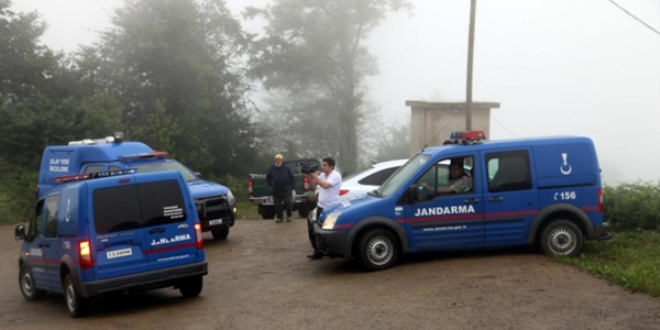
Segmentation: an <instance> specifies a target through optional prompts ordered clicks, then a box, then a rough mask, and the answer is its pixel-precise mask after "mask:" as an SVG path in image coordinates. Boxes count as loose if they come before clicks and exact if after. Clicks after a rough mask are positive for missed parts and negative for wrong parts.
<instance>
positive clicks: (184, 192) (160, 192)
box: [15, 169, 207, 317]
mask: <svg viewBox="0 0 660 330" xmlns="http://www.w3.org/2000/svg"><path fill="white" fill-rule="evenodd" d="M134 173H135V170H132V169H130V170H121V171H116V172H99V173H86V174H75V175H69V176H63V177H58V178H56V179H55V181H54V182H55V183H56V185H55V186H54V187H52V188H51V189H49V190H48V192H47V193H44V194H43V195H42V196H41V197H40V198H39V199H38V200H37V203H36V207H35V210H34V216H33V217H32V219H31V220H30V222H29V224H28V226H27V228H26V226H25V225H19V226H17V227H16V230H15V236H16V239H17V240H23V244H22V245H21V252H20V255H19V258H18V266H19V276H18V282H19V286H20V290H21V293H22V294H23V296H24V297H25V299H27V300H29V301H32V300H37V299H39V298H41V297H43V296H44V295H45V294H46V293H47V292H53V293H59V294H64V296H65V298H66V299H65V300H66V306H67V308H68V310H69V313H70V314H71V316H72V317H78V316H83V315H85V314H86V313H87V312H88V310H89V307H90V299H91V298H94V297H97V296H101V295H106V294H112V293H128V292H131V291H137V290H151V289H158V288H164V287H175V288H178V289H179V290H180V292H181V294H182V295H183V296H185V297H195V296H197V295H199V293H200V292H201V290H202V276H204V275H206V274H207V263H206V261H205V256H204V249H203V247H204V241H203V239H202V230H201V224H200V223H199V219H198V217H197V212H196V210H195V206H194V204H193V202H192V199H191V198H190V193H189V191H188V187H187V186H186V181H185V180H184V178H183V176H182V175H181V173H179V172H177V171H163V172H155V173H144V174H134Z"/></svg>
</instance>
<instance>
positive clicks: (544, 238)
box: [541, 220, 583, 257]
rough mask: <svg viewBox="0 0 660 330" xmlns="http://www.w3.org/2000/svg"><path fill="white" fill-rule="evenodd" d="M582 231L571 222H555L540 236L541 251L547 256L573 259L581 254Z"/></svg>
mask: <svg viewBox="0 0 660 330" xmlns="http://www.w3.org/2000/svg"><path fill="white" fill-rule="evenodd" d="M582 242H583V237H582V231H580V228H578V226H576V225H575V224H574V223H573V222H571V221H568V220H555V221H553V222H551V223H550V224H548V225H547V226H546V227H545V228H544V229H543V233H542V234H541V249H542V250H543V253H545V254H547V255H549V256H568V257H575V256H577V255H579V254H580V252H582Z"/></svg>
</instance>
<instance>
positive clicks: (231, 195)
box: [227, 189, 234, 204]
mask: <svg viewBox="0 0 660 330" xmlns="http://www.w3.org/2000/svg"><path fill="white" fill-rule="evenodd" d="M227 200H228V201H229V204H231V203H233V202H234V194H232V193H231V190H229V189H227Z"/></svg>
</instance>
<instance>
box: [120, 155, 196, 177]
mask: <svg viewBox="0 0 660 330" xmlns="http://www.w3.org/2000/svg"><path fill="white" fill-rule="evenodd" d="M131 168H135V169H137V172H138V173H149V172H162V171H179V173H181V174H182V175H183V178H184V179H186V181H187V182H190V181H195V180H199V178H198V177H197V176H196V175H195V174H194V173H193V172H191V171H190V170H189V169H188V168H187V167H185V166H183V165H182V164H181V163H179V162H177V161H175V160H172V159H168V160H167V161H165V162H151V163H143V164H139V165H133V166H131Z"/></svg>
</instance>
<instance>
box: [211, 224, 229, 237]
mask: <svg viewBox="0 0 660 330" xmlns="http://www.w3.org/2000/svg"><path fill="white" fill-rule="evenodd" d="M211 234H213V238H215V239H217V240H223V239H225V238H227V235H229V228H228V227H225V226H222V227H220V228H218V229H213V230H211Z"/></svg>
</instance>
